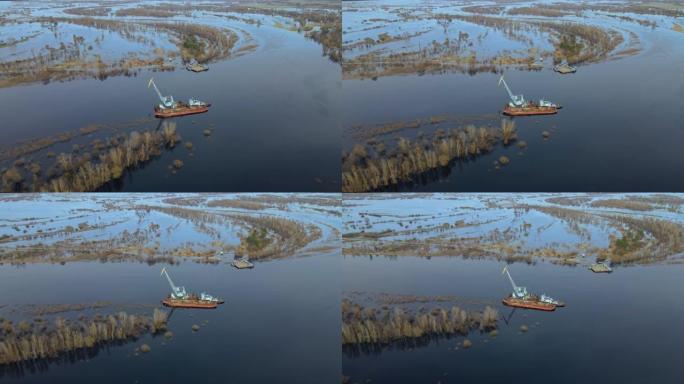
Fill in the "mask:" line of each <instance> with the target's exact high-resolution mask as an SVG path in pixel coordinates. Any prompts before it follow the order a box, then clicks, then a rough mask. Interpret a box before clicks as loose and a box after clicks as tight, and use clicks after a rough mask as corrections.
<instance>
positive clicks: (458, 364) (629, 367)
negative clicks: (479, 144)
mask: <svg viewBox="0 0 684 384" xmlns="http://www.w3.org/2000/svg"><path fill="white" fill-rule="evenodd" d="M682 202H683V200H682V196H681V195H677V194H628V195H621V194H367V195H345V198H344V206H345V212H346V213H345V220H344V231H343V261H342V281H343V284H342V291H343V298H344V301H343V304H342V316H343V325H342V334H343V345H342V351H343V360H342V361H343V363H342V371H343V375H344V376H345V377H346V380H347V382H349V383H354V382H365V381H368V380H370V381H372V382H375V383H393V382H397V381H404V382H412V383H413V382H415V383H418V382H441V383H452V382H453V383H456V382H463V381H466V382H476V381H503V380H506V379H507V378H510V377H511V375H513V376H516V377H527V378H528V380H530V381H532V382H535V383H536V382H544V381H547V378H548V377H550V376H553V377H556V378H557V381H559V382H563V383H566V382H567V383H571V382H577V381H581V380H583V379H584V378H586V375H591V377H594V378H596V379H597V380H599V381H608V382H613V381H620V382H629V383H639V382H643V381H644V380H655V381H662V382H668V381H673V380H675V381H676V378H677V377H679V376H680V375H681V374H682V370H681V369H680V367H679V366H678V364H677V363H676V362H675V360H676V358H675V357H674V356H675V355H676V352H675V351H676V350H677V348H678V343H677V342H676V341H675V340H679V339H680V338H682V337H684V334H682V331H681V330H679V329H678V327H677V326H676V319H679V318H681V317H682V316H684V306H682V305H679V304H678V303H679V300H678V299H677V298H678V297H679V296H681V295H682V294H684V287H682V285H681V284H680V280H681V276H682V273H683V272H684V269H683V268H684V264H683V263H682V250H681V249H680V248H679V246H678V245H675V246H674V247H671V245H672V244H681V243H682V242H681V240H674V242H673V243H670V241H669V240H667V239H666V238H664V237H661V235H660V234H659V230H654V229H651V230H650V231H649V230H646V229H645V228H642V229H638V230H637V229H636V227H633V229H632V230H630V229H627V228H629V227H630V226H631V225H636V223H637V222H650V223H655V222H656V221H662V222H663V223H669V224H668V225H672V226H673V227H672V228H673V230H675V232H678V231H681V230H682V228H684V224H683V223H684V222H683V221H682ZM618 218H622V219H624V221H623V220H621V219H618ZM641 220H643V221H641ZM621 228H622V229H621ZM633 230H634V231H638V232H639V234H640V235H634V234H632V231H633ZM678 236H679V235H676V236H675V237H678ZM668 244H670V245H668ZM641 247H644V248H642V249H643V250H645V249H648V251H645V252H643V253H641V251H637V249H638V248H641ZM551 250H553V252H551ZM654 252H661V253H660V254H661V255H662V256H661V257H658V256H657V253H654ZM637 254H641V255H642V257H635V256H636V255H637ZM628 255H631V256H628ZM597 260H603V261H604V262H606V263H608V264H612V266H613V272H612V273H610V274H599V273H593V272H592V271H591V270H590V269H589V267H590V265H591V264H592V263H594V262H596V261H597ZM506 265H507V266H508V269H509V270H510V273H511V274H512V276H513V278H514V280H515V283H516V284H517V286H519V287H523V286H524V287H527V290H528V292H530V293H533V294H536V295H541V294H546V295H550V296H551V297H553V298H554V299H557V300H560V301H562V302H564V303H565V306H563V307H558V308H556V309H555V310H554V311H552V312H544V311H534V310H525V309H519V308H517V309H516V308H512V307H509V306H506V305H504V304H503V303H502V299H503V298H505V297H507V296H509V295H510V294H511V292H512V291H513V288H512V287H511V282H510V281H509V280H508V278H507V277H506V276H505V275H502V268H503V267H504V266H506ZM488 308H489V309H488ZM404 319H409V320H406V321H407V323H406V324H408V325H403V324H404V321H405V320H404ZM485 319H487V320H488V321H486V322H485V321H484V320H485ZM615 351H620V353H619V356H616V355H615ZM643 351H649V353H648V354H647V355H648V356H646V355H644V354H643V353H642V352H643ZM597 362H600V364H598V363H597Z"/></svg>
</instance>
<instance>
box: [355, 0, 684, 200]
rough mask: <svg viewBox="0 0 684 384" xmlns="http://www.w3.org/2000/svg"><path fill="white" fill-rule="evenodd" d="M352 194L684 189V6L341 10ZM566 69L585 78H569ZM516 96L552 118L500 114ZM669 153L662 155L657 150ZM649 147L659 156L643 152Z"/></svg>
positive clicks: (392, 3)
mask: <svg viewBox="0 0 684 384" xmlns="http://www.w3.org/2000/svg"><path fill="white" fill-rule="evenodd" d="M342 7H343V35H342V57H343V65H342V71H343V74H342V76H343V79H344V80H343V91H342V109H341V116H342V120H343V123H342V127H343V132H342V136H343V153H342V190H343V191H345V192H364V191H429V192H433V191H434V192H437V191H439V192H442V191H443V192H448V191H492V192H499V191H500V192H511V191H522V192H524V191H549V192H555V191H602V192H604V191H624V190H630V191H645V192H647V191H654V190H679V189H681V188H682V187H684V184H682V180H680V179H679V178H673V177H671V174H672V172H674V170H676V169H678V168H679V167H681V166H682V165H684V159H683V158H682V156H679V151H678V148H677V147H676V146H675V145H674V144H673V142H672V140H673V139H675V140H677V138H679V139H681V138H683V137H682V135H684V133H683V132H682V130H681V129H679V126H680V121H681V120H682V117H683V116H682V114H681V111H682V108H681V106H682V103H683V102H684V78H683V77H682V76H681V70H680V69H679V65H678V64H677V63H679V62H681V61H682V60H683V59H684V49H683V48H682V47H683V45H682V44H681V39H682V33H681V31H682V30H683V29H682V25H683V24H684V6H682V5H681V4H679V3H664V2H591V3H586V2H585V3H581V4H580V3H577V2H546V1H544V2H529V1H513V2H511V1H501V2H467V3H466V2H448V3H445V2H432V1H419V0H415V1H411V0H377V1H345V2H343V5H342ZM562 63H567V64H569V65H571V66H574V67H575V68H576V73H571V74H560V73H558V72H556V71H554V66H555V65H557V64H562ZM501 75H505V79H506V82H507V83H508V85H509V86H510V88H511V91H512V93H513V94H515V95H519V94H523V95H524V97H525V99H526V100H534V101H536V100H539V99H545V100H550V101H552V102H554V103H557V104H560V105H561V106H562V109H560V110H559V111H558V113H557V114H555V115H548V116H529V117H516V118H504V117H503V116H502V115H501V111H502V109H503V107H504V106H505V105H506V103H508V102H509V100H510V98H509V95H508V93H507V91H506V89H505V88H504V87H503V86H502V85H498V82H499V78H500V77H501ZM655 148H657V150H655ZM637 153H648V156H638V155H637Z"/></svg>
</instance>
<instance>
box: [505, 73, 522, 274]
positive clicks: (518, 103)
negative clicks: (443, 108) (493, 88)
mask: <svg viewBox="0 0 684 384" xmlns="http://www.w3.org/2000/svg"><path fill="white" fill-rule="evenodd" d="M501 83H503V85H504V87H506V91H508V96H510V98H511V102H510V103H509V105H510V106H511V107H522V106H523V105H525V98H524V97H523V95H514V94H513V92H511V89H510V88H508V84H506V80H504V77H503V75H501V77H500V78H499V85H501ZM509 277H510V275H509Z"/></svg>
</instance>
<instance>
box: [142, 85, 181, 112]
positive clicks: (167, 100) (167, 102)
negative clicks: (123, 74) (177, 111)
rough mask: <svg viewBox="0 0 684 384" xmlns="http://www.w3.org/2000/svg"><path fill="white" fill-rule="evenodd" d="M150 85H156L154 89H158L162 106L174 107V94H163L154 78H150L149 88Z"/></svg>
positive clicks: (160, 105)
mask: <svg viewBox="0 0 684 384" xmlns="http://www.w3.org/2000/svg"><path fill="white" fill-rule="evenodd" d="M150 86H152V87H154V90H155V91H157V96H159V101H161V104H159V107H160V108H173V107H174V105H175V104H176V102H175V101H174V100H173V96H171V95H169V96H162V94H161V92H159V88H157V84H155V83H154V79H153V78H150V81H149V82H147V88H149V87H150Z"/></svg>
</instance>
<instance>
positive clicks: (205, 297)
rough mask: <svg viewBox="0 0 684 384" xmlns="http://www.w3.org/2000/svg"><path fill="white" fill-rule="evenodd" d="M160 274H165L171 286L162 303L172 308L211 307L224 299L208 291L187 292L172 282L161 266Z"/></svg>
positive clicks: (216, 305)
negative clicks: (169, 292)
mask: <svg viewBox="0 0 684 384" xmlns="http://www.w3.org/2000/svg"><path fill="white" fill-rule="evenodd" d="M161 275H166V279H167V280H168V281H169V285H170V286H171V294H169V296H168V297H166V298H165V299H164V300H162V304H164V305H165V306H167V307H172V308H196V309H213V308H216V307H218V305H219V304H223V303H224V301H223V300H221V299H219V298H218V297H215V296H212V295H210V294H208V293H204V292H202V293H200V294H195V293H187V292H186V291H185V287H179V286H177V285H175V284H174V283H173V280H171V276H169V273H168V272H167V271H166V268H162V271H161Z"/></svg>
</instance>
